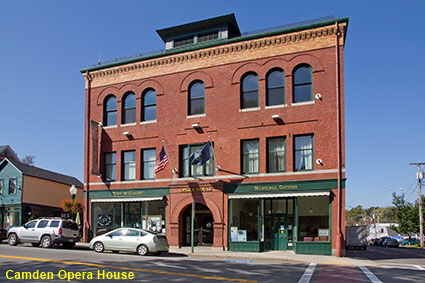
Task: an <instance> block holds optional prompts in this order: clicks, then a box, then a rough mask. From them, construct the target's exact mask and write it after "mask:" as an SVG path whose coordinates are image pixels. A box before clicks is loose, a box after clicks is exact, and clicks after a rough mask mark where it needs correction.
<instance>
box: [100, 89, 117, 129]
mask: <svg viewBox="0 0 425 283" xmlns="http://www.w3.org/2000/svg"><path fill="white" fill-rule="evenodd" d="M116 124H117V99H116V98H115V96H113V95H109V96H108V97H106V99H105V103H104V108H103V125H104V126H113V125H116Z"/></svg>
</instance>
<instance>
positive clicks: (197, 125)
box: [192, 123, 201, 129]
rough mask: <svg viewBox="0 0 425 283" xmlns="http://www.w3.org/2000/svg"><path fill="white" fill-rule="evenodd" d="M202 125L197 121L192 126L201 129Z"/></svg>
mask: <svg viewBox="0 0 425 283" xmlns="http://www.w3.org/2000/svg"><path fill="white" fill-rule="evenodd" d="M200 127H201V126H199V123H195V124H192V128H194V129H199V128H200Z"/></svg>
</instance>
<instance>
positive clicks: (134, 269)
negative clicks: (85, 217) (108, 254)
mask: <svg viewBox="0 0 425 283" xmlns="http://www.w3.org/2000/svg"><path fill="white" fill-rule="evenodd" d="M2 257H3V258H13V259H24V260H32V261H44V262H55V263H64V264H70V265H85V266H90V267H100V268H109V269H118V270H129V271H138V272H145V273H154V274H165V275H175V276H184V277H194V278H202V279H211V280H222V281H236V282H252V283H257V282H258V281H256V280H248V279H237V278H227V277H216V276H204V275H196V274H188V273H179V272H168V271H160V270H151V269H144V268H131V267H119V266H114V265H106V264H98V263H86V262H78V261H67V260H55V259H44V258H34V257H23V256H8V255H0V258H2Z"/></svg>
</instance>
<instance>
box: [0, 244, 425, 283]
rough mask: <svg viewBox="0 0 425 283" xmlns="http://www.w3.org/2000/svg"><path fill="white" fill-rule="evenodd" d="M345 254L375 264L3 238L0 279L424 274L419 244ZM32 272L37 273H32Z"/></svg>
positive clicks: (394, 277)
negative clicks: (108, 249)
mask: <svg viewBox="0 0 425 283" xmlns="http://www.w3.org/2000/svg"><path fill="white" fill-rule="evenodd" d="M347 256H348V257H354V258H364V259H370V260H373V262H374V263H377V264H374V265H373V266H367V267H366V266H342V265H331V264H327V265H321V264H319V265H315V264H310V263H295V262H294V263H292V262H282V261H264V260H262V261H260V260H256V259H252V260H228V259H226V260H225V259H215V260H214V259H209V258H208V259H205V258H204V259H202V258H191V257H187V256H184V255H181V254H166V255H164V256H146V257H142V256H138V255H134V254H123V253H119V254H114V253H101V254H99V253H95V252H93V251H91V250H87V249H86V248H78V249H70V250H67V249H62V248H60V247H59V248H52V249H43V248H34V247H32V246H30V245H20V246H17V247H11V246H8V245H7V244H5V243H3V244H0V282H105V280H106V282H107V281H109V280H112V282H285V283H286V282H302V283H304V282H306V283H307V282H344V283H345V282H423V281H424V279H425V251H424V250H418V249H405V248H400V249H385V248H370V249H367V250H366V251H349V252H348V253H347ZM43 272H44V273H43ZM29 276H32V279H29V278H28V277H29ZM36 276H38V278H39V279H35V277H36ZM43 276H45V278H42V277H43ZM24 277H26V278H25V279H22V278H24ZM40 278H41V279H40Z"/></svg>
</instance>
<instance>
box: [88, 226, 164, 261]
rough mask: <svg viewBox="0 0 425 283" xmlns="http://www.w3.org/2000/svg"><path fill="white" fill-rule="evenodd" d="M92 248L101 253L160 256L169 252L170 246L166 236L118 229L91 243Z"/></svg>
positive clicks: (98, 237)
mask: <svg viewBox="0 0 425 283" xmlns="http://www.w3.org/2000/svg"><path fill="white" fill-rule="evenodd" d="M90 248H91V249H94V250H95V251H96V252H98V253H101V252H103V251H105V250H110V251H112V252H119V251H126V252H136V253H138V254H139V255H147V254H148V253H154V254H160V253H161V252H168V249H169V246H168V241H167V238H166V237H165V235H160V234H156V233H153V232H150V231H146V230H142V229H136V228H118V229H115V230H113V231H111V232H108V233H106V234H103V235H101V236H97V237H94V238H93V239H92V240H91V241H90Z"/></svg>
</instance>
